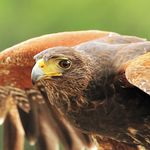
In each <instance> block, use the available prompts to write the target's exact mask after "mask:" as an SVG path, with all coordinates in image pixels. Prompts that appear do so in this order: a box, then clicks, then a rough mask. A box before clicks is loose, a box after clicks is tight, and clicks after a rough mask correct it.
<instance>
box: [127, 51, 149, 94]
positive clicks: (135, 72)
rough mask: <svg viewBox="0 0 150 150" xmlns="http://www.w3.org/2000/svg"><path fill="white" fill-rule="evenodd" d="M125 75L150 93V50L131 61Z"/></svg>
mask: <svg viewBox="0 0 150 150" xmlns="http://www.w3.org/2000/svg"><path fill="white" fill-rule="evenodd" d="M125 75H126V78H127V80H128V81H129V82H130V83H131V84H133V85H135V86H136V87H138V88H139V89H141V90H142V91H144V92H145V93H147V94H149V95H150V52H148V53H146V54H143V55H141V56H139V57H137V58H135V59H133V60H132V61H131V62H129V64H128V65H127V67H126V70H125Z"/></svg>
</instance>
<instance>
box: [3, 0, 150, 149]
mask: <svg viewBox="0 0 150 150" xmlns="http://www.w3.org/2000/svg"><path fill="white" fill-rule="evenodd" d="M149 7H150V1H149V0H0V50H3V49H5V48H7V47H10V46H12V45H14V44H16V43H19V42H21V41H24V40H26V39H29V38H32V37H36V36H40V35H43V34H48V33H53V32H61V31H71V30H87V29H99V30H107V31H114V32H119V33H121V34H128V35H137V36H141V37H144V38H149V39H150V13H149ZM1 136H2V134H1ZM1 147H2V141H1V140H0V149H1ZM26 149H29V148H26Z"/></svg>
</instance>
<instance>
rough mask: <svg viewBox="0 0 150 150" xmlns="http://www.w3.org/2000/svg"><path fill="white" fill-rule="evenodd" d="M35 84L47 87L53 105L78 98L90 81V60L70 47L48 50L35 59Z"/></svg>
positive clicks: (33, 78)
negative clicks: (38, 83)
mask: <svg viewBox="0 0 150 150" xmlns="http://www.w3.org/2000/svg"><path fill="white" fill-rule="evenodd" d="M34 58H35V60H36V64H35V66H34V67H33V70H32V75H31V76H32V80H33V82H40V83H42V85H43V86H44V87H45V89H46V92H47V94H48V97H49V100H51V103H56V102H57V101H63V100H62V99H65V100H64V101H67V100H68V99H70V98H73V97H77V96H79V95H80V94H81V92H82V91H83V90H84V89H85V88H86V87H87V85H88V81H89V79H90V69H89V59H88V58H87V56H86V57H85V56H84V55H83V54H81V52H78V51H75V50H74V49H73V48H70V47H54V48H50V49H47V50H45V51H43V52H41V53H39V54H37V55H36V56H35V57H34Z"/></svg>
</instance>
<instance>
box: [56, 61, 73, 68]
mask: <svg viewBox="0 0 150 150" xmlns="http://www.w3.org/2000/svg"><path fill="white" fill-rule="evenodd" d="M59 66H60V67H61V68H64V69H68V68H70V66H71V61H70V60H65V59H64V60H61V61H60V62H59Z"/></svg>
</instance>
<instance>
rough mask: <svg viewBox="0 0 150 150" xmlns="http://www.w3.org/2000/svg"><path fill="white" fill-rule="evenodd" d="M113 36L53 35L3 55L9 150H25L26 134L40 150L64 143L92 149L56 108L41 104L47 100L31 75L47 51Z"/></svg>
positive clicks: (1, 82) (0, 98)
mask: <svg viewBox="0 0 150 150" xmlns="http://www.w3.org/2000/svg"><path fill="white" fill-rule="evenodd" d="M109 34H110V33H109V32H101V31H78V32H65V33H58V34H50V35H45V36H42V37H38V38H34V39H31V40H28V41H25V42H23V43H20V44H18V45H16V46H13V47H11V48H8V49H6V50H5V51H3V52H1V53H0V123H1V124H2V123H3V121H5V123H4V134H5V135H4V137H5V140H4V148H5V149H6V150H9V149H11V150H13V149H14V150H16V149H19V150H21V149H23V144H24V134H25V135H26V136H27V138H28V139H29V141H30V143H31V144H34V143H35V142H36V141H37V145H38V147H39V149H43V148H44V149H49V150H51V149H52V150H54V147H56V149H58V145H60V143H62V144H64V145H63V146H66V148H65V149H67V147H69V148H70V146H72V149H73V147H74V146H75V147H76V146H80V145H82V146H89V145H88V144H89V143H91V142H90V140H89V141H88V140H85V139H88V138H87V137H86V138H85V137H84V136H82V135H81V134H80V133H77V131H76V130H75V129H74V128H72V127H71V125H70V124H69V123H68V122H67V121H66V120H63V118H62V119H60V118H61V117H60V116H59V115H58V113H57V112H55V111H54V110H53V109H51V110H50V109H47V106H46V104H45V103H43V101H41V99H45V97H42V95H41V94H40V93H39V91H38V90H37V89H34V88H33V87H32V83H31V80H30V74H31V69H32V67H33V64H34V60H33V56H34V55H35V54H37V53H38V52H40V51H42V50H44V49H46V48H50V47H54V46H74V45H76V44H79V43H81V42H85V41H89V40H93V39H96V38H101V37H104V36H107V35H109ZM37 101H38V102H37ZM39 103H42V104H39ZM10 133H11V136H10ZM64 139H65V140H64ZM49 141H51V142H49ZM83 141H84V142H83ZM87 141H88V142H87ZM75 149H77V148H75Z"/></svg>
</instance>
